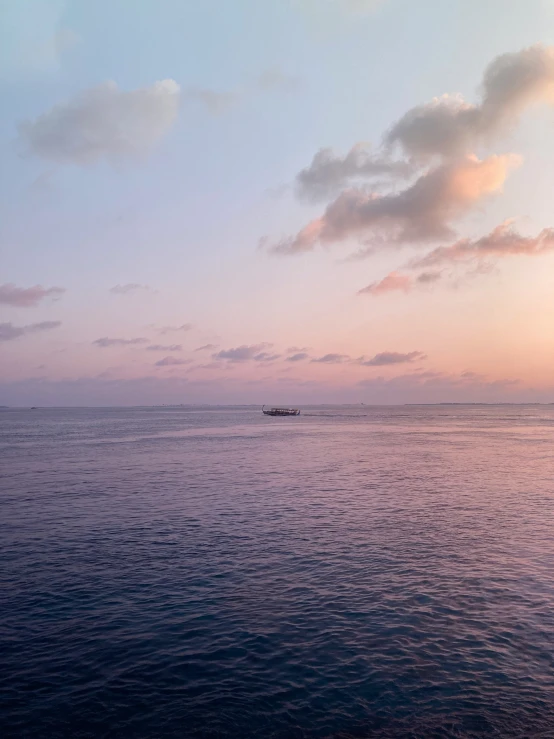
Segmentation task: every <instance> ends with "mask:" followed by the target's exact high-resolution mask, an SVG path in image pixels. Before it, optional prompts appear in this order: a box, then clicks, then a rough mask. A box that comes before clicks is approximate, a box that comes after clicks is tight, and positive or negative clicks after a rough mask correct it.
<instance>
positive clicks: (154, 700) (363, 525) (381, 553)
mask: <svg viewBox="0 0 554 739" xmlns="http://www.w3.org/2000/svg"><path fill="white" fill-rule="evenodd" d="M0 432H1V435H2V437H1V442H0V455H1V456H0V460H1V467H2V480H1V488H2V492H1V497H0V502H1V511H0V514H1V517H0V527H1V528H0V543H1V549H2V559H1V583H0V584H1V594H0V599H1V601H0V607H1V614H2V618H1V621H0V640H1V645H0V647H1V650H0V702H1V708H0V713H1V716H0V718H1V729H2V731H1V734H2V736H3V737H33V738H35V737H39V738H40V739H43V738H44V737H72V738H75V737H114V738H116V737H117V738H119V737H186V738H188V737H192V738H195V737H202V738H204V737H206V738H211V737H213V738H215V737H240V738H241V739H242V738H246V737H264V738H269V737H279V738H281V737H283V738H288V737H291V738H293V737H295V738H296V737H343V738H346V737H360V738H361V737H389V738H393V737H394V738H397V737H412V738H416V737H421V738H424V739H428V738H435V737H437V738H439V737H440V738H442V737H468V738H469V737H502V738H512V737H518V738H523V737H554V407H548V406H545V407H486V408H485V407H461V406H450V407H419V408H418V407H404V408H402V407H397V408H334V409H329V408H319V409H311V410H310V409H306V411H305V413H304V414H303V415H302V416H300V417H299V418H292V419H287V418H285V419H281V418H268V417H264V416H262V415H261V414H260V412H259V410H254V409H251V408H234V409H213V410H202V409H186V408H144V409H138V408H137V409H106V410H99V409H97V410H94V409H73V410H41V409H39V410H33V411H30V410H13V411H12V410H7V411H6V410H5V411H1V412H0Z"/></svg>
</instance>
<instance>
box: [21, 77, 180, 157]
mask: <svg viewBox="0 0 554 739" xmlns="http://www.w3.org/2000/svg"><path fill="white" fill-rule="evenodd" d="M179 90H180V88H179V85H178V84H177V83H176V82H175V80H172V79H167V80H161V81H160V82H155V83H154V84H153V85H152V86H150V87H143V88H139V89H137V90H130V91H125V90H120V89H119V87H118V86H117V84H116V83H115V82H111V81H109V82H105V83H104V84H102V85H98V86H97V87H93V88H91V89H89V90H85V91H84V92H82V93H81V94H80V95H78V96H77V97H76V98H74V99H73V100H69V101H67V102H64V103H59V104H58V105H55V106H54V107H52V108H50V110H47V111H46V112H45V113H43V114H42V115H40V116H39V117H38V118H35V119H34V120H32V121H24V122H23V123H20V124H19V127H18V128H19V136H20V139H21V141H22V143H23V145H24V147H25V149H26V151H27V152H29V153H31V154H35V155H36V156H39V157H42V158H44V159H49V160H52V161H55V162H58V163H61V164H77V165H87V164H93V163H95V162H98V161H100V160H102V159H106V160H108V161H109V162H111V163H112V164H113V163H116V162H118V161H120V160H122V159H126V158H129V157H133V156H135V157H136V156H141V155H144V154H145V153H146V152H148V151H149V150H150V149H151V148H152V147H153V146H154V145H155V144H156V143H157V142H158V141H159V140H160V139H161V138H162V137H163V136H164V135H165V134H166V133H167V132H168V131H169V129H170V128H171V126H172V125H173V124H174V122H175V120H176V118H177V115H178V108H179Z"/></svg>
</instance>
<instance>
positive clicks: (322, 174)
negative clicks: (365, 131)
mask: <svg viewBox="0 0 554 739" xmlns="http://www.w3.org/2000/svg"><path fill="white" fill-rule="evenodd" d="M412 172H413V167H412V166H411V165H409V164H408V163H407V162H402V161H394V160H393V159H391V158H390V157H389V156H387V155H385V154H383V153H381V154H373V153H371V151H369V150H368V148H367V145H366V144H364V143H359V144H356V145H355V146H353V147H352V149H350V151H349V152H348V154H346V156H343V157H341V156H338V155H337V154H335V153H334V152H333V150H332V149H320V150H319V151H318V152H317V154H316V155H315V156H314V158H313V160H312V163H311V164H310V166H309V167H306V168H305V169H303V170H301V172H299V173H298V175H297V176H296V186H297V192H298V194H299V196H300V197H301V198H303V199H306V200H312V201H317V200H322V199H327V198H328V197H329V196H331V195H334V194H335V193H336V192H337V190H340V189H341V188H342V187H344V186H345V185H351V184H353V183H356V182H358V181H359V180H361V179H363V180H367V179H368V178H372V177H376V176H379V177H393V178H395V179H398V178H402V177H408V176H409V175H410V174H412Z"/></svg>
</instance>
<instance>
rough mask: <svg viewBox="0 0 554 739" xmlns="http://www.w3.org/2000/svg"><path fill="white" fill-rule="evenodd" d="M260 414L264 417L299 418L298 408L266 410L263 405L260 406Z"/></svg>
mask: <svg viewBox="0 0 554 739" xmlns="http://www.w3.org/2000/svg"><path fill="white" fill-rule="evenodd" d="M262 413H263V414H264V415H265V416H299V415H300V409H299V408H268V410H266V409H265V405H263V406H262Z"/></svg>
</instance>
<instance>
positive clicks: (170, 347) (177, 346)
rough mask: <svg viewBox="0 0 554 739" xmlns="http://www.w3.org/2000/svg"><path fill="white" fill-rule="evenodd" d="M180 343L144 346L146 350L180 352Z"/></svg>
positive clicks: (181, 347)
mask: <svg viewBox="0 0 554 739" xmlns="http://www.w3.org/2000/svg"><path fill="white" fill-rule="evenodd" d="M182 349H183V346H182V344H150V346H147V347H146V351H147V352H180V351H182Z"/></svg>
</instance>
